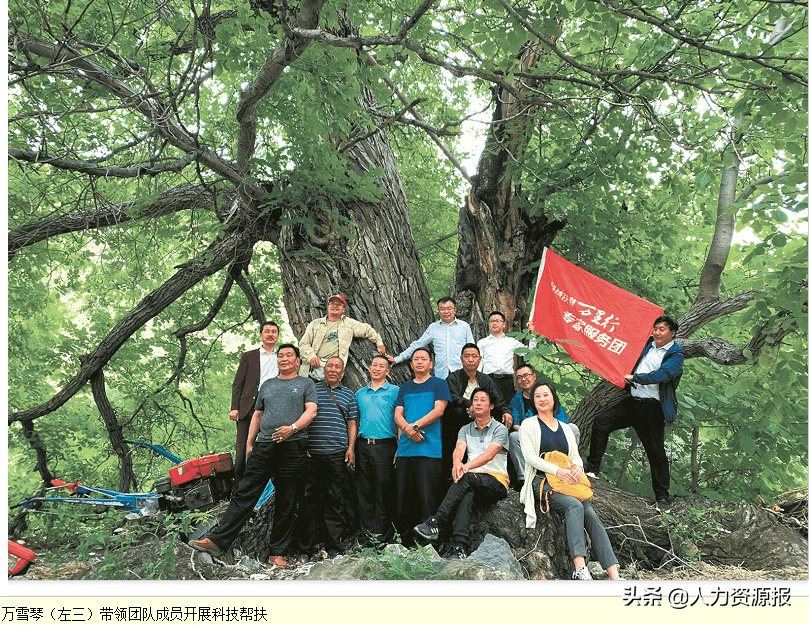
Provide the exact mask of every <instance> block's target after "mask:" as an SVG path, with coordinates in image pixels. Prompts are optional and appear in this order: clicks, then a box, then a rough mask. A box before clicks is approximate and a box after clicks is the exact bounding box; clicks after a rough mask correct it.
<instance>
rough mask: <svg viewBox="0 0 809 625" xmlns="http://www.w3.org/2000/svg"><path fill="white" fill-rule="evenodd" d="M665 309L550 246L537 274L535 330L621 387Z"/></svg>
mask: <svg viewBox="0 0 809 625" xmlns="http://www.w3.org/2000/svg"><path fill="white" fill-rule="evenodd" d="M662 314H663V309H662V308H661V307H660V306H657V305H656V304H652V303H651V302H647V301H646V300H645V299H641V298H640V297H638V296H637V295H633V294H632V293H630V292H628V291H624V290H623V289H620V288H618V287H617V286H615V285H614V284H610V283H609V282H607V281H606V280H602V279H601V278H599V277H598V276H594V275H593V274H591V273H589V272H587V271H585V270H584V269H580V268H579V267H577V266H576V265H574V264H573V263H571V262H568V261H566V260H565V259H564V258H562V257H561V256H559V255H558V254H555V253H554V252H552V251H551V250H549V249H545V255H544V257H543V258H542V264H541V265H540V267H539V276H537V290H536V295H535V296H534V306H533V309H532V310H531V321H532V323H533V325H534V331H535V332H538V333H539V334H541V335H542V336H545V337H547V338H549V339H550V340H552V341H553V342H554V343H558V344H559V345H561V346H562V347H563V348H564V349H565V351H567V353H568V354H570V357H571V358H573V360H575V361H576V362H578V363H579V364H582V365H584V366H585V367H587V368H588V369H590V370H591V371H595V372H596V373H598V374H599V375H602V376H604V378H606V379H607V380H609V381H610V382H612V383H613V384H616V385H618V386H623V385H624V384H625V381H624V375H626V374H627V373H631V372H632V367H634V366H635V362H636V361H637V360H638V356H640V353H641V351H642V350H643V347H644V346H645V345H646V342H647V341H648V340H649V336H650V335H651V334H652V327H653V324H654V320H655V319H657V318H658V317H659V316H660V315H662Z"/></svg>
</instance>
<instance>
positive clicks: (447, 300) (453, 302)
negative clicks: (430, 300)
mask: <svg viewBox="0 0 809 625" xmlns="http://www.w3.org/2000/svg"><path fill="white" fill-rule="evenodd" d="M447 302H452V305H453V306H457V305H458V304H456V303H455V300H454V299H452V298H451V297H450V296H449V295H447V296H446V297H442V298H441V299H440V300H438V302H436V305H437V306H440V305H441V304H446V303H447Z"/></svg>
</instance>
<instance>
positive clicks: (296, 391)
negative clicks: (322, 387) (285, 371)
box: [256, 375, 317, 443]
mask: <svg viewBox="0 0 809 625" xmlns="http://www.w3.org/2000/svg"><path fill="white" fill-rule="evenodd" d="M306 402H314V403H317V388H316V387H315V383H314V382H313V381H312V380H311V379H309V378H302V377H301V376H299V375H296V376H295V377H294V378H288V379H285V380H284V379H281V378H280V377H279V378H270V379H269V380H267V381H266V382H264V384H262V385H261V388H260V389H259V390H258V397H256V411H257V412H259V411H260V412H261V424H260V426H259V431H258V436H257V438H256V440H257V441H258V442H260V443H265V442H268V441H271V440H272V439H273V438H272V437H273V433H274V432H275V431H276V430H277V429H278V428H280V427H282V426H291V425H292V424H293V423H294V422H295V421H296V420H297V419H298V417H300V416H301V413H302V412H303V411H304V406H305V404H306ZM306 438H307V435H306V430H304V429H301V430H298V431H296V432H294V433H293V434H292V436H290V437H289V438H287V439H285V440H287V441H297V440H300V439H304V440H305V439H306Z"/></svg>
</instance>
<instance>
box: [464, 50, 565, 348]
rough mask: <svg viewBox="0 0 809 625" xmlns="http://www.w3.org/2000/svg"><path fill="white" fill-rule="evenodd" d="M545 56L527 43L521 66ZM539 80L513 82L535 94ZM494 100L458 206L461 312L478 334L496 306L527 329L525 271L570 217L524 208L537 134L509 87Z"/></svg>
mask: <svg viewBox="0 0 809 625" xmlns="http://www.w3.org/2000/svg"><path fill="white" fill-rule="evenodd" d="M541 54H542V49H541V46H540V44H538V43H534V44H530V45H525V46H523V48H522V50H521V51H520V71H521V72H522V73H527V72H529V71H530V70H531V68H532V67H533V65H534V64H535V63H536V61H537V58H538V57H539V56H540V55H541ZM536 83H537V81H534V80H531V79H528V78H523V79H520V80H519V81H517V83H516V84H515V85H514V86H515V88H516V89H517V90H518V91H519V92H520V93H532V91H533V90H534V89H535V88H536V86H537V85H536ZM494 103H495V110H494V113H493V115H492V122H491V126H490V132H489V136H488V138H487V140H486V147H485V149H484V151H483V155H482V156H481V157H480V161H479V162H478V169H477V176H476V177H475V178H474V179H473V186H472V189H471V190H470V192H469V195H468V196H467V198H466V200H465V202H464V205H463V206H462V207H461V210H460V215H459V223H458V232H459V245H458V260H457V263H456V266H455V280H454V284H453V287H452V292H453V295H454V296H455V297H456V299H457V300H458V316H459V317H462V318H464V319H468V320H469V321H470V323H471V324H472V330H473V334H474V335H475V336H477V337H483V336H486V335H487V334H488V327H487V324H486V320H487V317H488V313H489V312H491V311H492V310H500V311H502V312H503V313H504V314H505V316H506V323H507V326H506V327H507V330H506V331H507V332H510V331H512V330H520V329H522V327H523V324H524V322H525V321H526V319H527V315H528V313H529V312H530V309H529V307H530V303H529V302H528V300H527V296H528V294H529V293H530V291H531V289H532V287H533V284H532V280H533V276H531V275H529V274H526V273H525V272H523V268H524V267H525V266H526V265H528V264H530V263H532V262H535V261H536V260H538V259H539V258H540V256H541V254H542V249H543V248H544V247H545V246H548V245H550V243H551V241H553V239H554V237H555V236H556V233H557V232H558V231H559V230H560V229H561V228H562V227H564V222H561V221H549V220H548V219H547V217H545V215H544V214H541V213H540V214H539V215H537V216H535V217H529V216H528V215H527V213H526V211H525V209H524V208H523V207H521V206H520V202H521V198H520V186H519V175H518V174H517V172H518V171H519V164H520V160H521V156H522V154H523V152H524V149H525V146H526V145H527V143H528V141H529V140H530V138H531V134H532V127H533V123H534V122H532V116H531V108H530V107H527V106H525V104H524V103H522V102H520V101H519V100H517V99H515V97H514V96H513V95H512V94H511V93H508V92H507V91H505V90H503V89H500V90H498V91H497V93H496V94H495V95H494Z"/></svg>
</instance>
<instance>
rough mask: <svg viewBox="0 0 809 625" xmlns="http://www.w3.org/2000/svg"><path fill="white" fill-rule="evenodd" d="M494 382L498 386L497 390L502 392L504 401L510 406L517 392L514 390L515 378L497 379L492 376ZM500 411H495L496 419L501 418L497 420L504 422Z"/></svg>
mask: <svg viewBox="0 0 809 625" xmlns="http://www.w3.org/2000/svg"><path fill="white" fill-rule="evenodd" d="M490 377H491V378H492V380H493V381H494V384H495V386H497V390H498V391H500V394H501V395H502V396H503V399H504V400H505V401H506V404H508V402H509V401H511V398H512V397H514V393H516V392H517V391H516V390H515V389H514V378H513V377H512V376H507V377H505V378H496V377H494V376H490ZM499 412H500V411H499V410H496V409H495V418H497V416H499V417H500V418H499V419H497V420H498V421H501V422H502V417H503V416H502V415H500V414H499Z"/></svg>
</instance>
